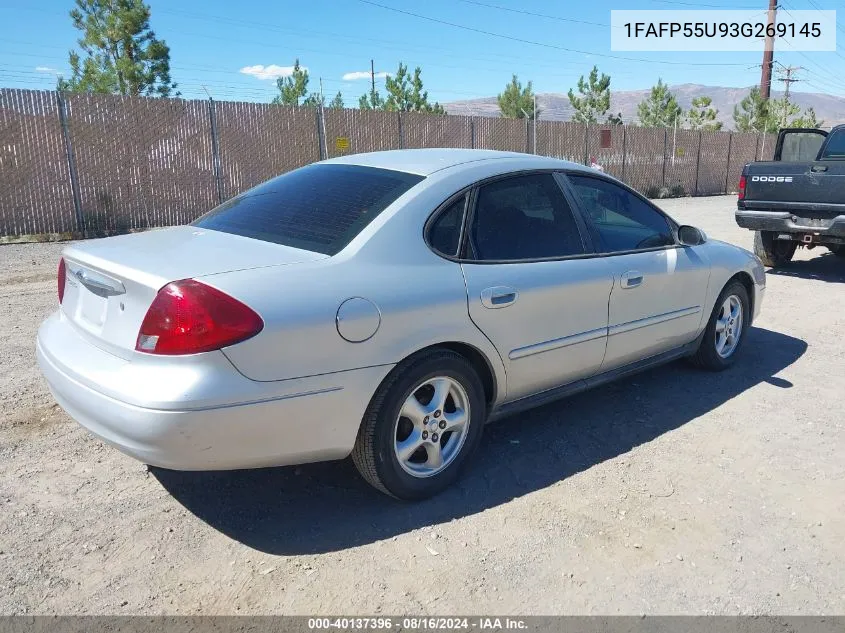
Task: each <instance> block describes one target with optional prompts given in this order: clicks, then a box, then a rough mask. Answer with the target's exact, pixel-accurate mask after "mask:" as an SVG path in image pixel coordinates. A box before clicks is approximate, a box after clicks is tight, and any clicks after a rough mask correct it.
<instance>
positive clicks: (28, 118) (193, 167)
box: [0, 89, 775, 240]
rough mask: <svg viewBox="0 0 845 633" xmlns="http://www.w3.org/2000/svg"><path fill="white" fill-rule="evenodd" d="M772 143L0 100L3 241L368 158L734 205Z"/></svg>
mask: <svg viewBox="0 0 845 633" xmlns="http://www.w3.org/2000/svg"><path fill="white" fill-rule="evenodd" d="M774 146H775V136H774V135H760V134H739V133H729V132H693V131H690V130H682V129H678V130H675V129H663V128H659V129H653V128H640V127H634V126H607V125H586V124H583V123H573V122H563V121H537V122H536V123H535V122H534V121H528V120H526V119H503V118H492V117H469V116H452V115H431V114H420V113H411V112H403V113H398V112H380V111H367V110H352V109H348V110H334V109H325V110H318V109H312V108H291V107H285V106H277V105H271V104H261V103H234V102H216V101H211V100H208V101H199V100H197V101H187V100H182V99H148V98H141V97H120V96H112V95H87V94H73V95H63V94H60V93H57V92H52V91H33V90H17V89H0V240H2V239H4V238H5V239H6V240H9V239H13V238H18V237H20V236H39V235H42V236H45V235H46V236H47V237H48V238H49V237H50V236H60V237H67V236H69V235H98V234H107V233H119V232H125V231H128V230H133V229H144V228H149V227H154V226H167V225H173V224H184V223H187V222H190V221H191V220H193V219H195V218H196V217H198V216H199V215H201V214H202V213H205V212H206V211H208V210H209V209H211V208H212V207H214V206H216V205H217V204H219V203H220V202H223V201H224V200H227V199H229V198H231V197H232V196H235V195H237V194H238V193H240V192H242V191H245V190H246V189H249V188H250V187H253V186H255V185H257V184H259V183H261V182H263V181H265V180H267V179H268V178H271V177H273V176H276V175H278V174H281V173H284V172H286V171H290V170H292V169H296V168H297V167H301V166H303V165H307V164H309V163H312V162H315V161H318V160H321V159H324V158H333V157H336V156H343V155H347V154H355V153H359V152H374V151H379V150H390V149H402V148H423V147H463V148H476V149H495V150H507V151H514V152H527V153H537V154H541V155H544V156H554V157H557V158H563V159H566V160H570V161H573V162H578V163H583V164H588V165H589V164H592V163H597V164H598V165H600V166H601V168H602V169H604V170H605V171H606V172H607V173H609V174H611V175H613V176H615V177H617V178H619V179H621V180H623V181H625V182H627V183H628V184H630V185H631V186H632V187H634V188H635V189H637V190H639V191H640V192H642V193H644V194H646V195H647V196H649V197H667V196H683V195H693V196H694V195H712V194H720V193H730V192H733V191H735V187H736V183H737V182H738V180H739V174H740V172H741V170H742V167H743V165H745V164H746V163H748V162H751V161H753V160H768V159H771V156H772V154H773V151H774Z"/></svg>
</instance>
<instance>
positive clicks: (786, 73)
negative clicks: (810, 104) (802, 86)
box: [778, 66, 804, 101]
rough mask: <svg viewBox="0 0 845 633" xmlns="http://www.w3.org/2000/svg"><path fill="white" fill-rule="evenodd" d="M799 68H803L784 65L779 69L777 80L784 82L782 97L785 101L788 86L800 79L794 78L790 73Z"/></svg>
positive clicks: (787, 95)
mask: <svg viewBox="0 0 845 633" xmlns="http://www.w3.org/2000/svg"><path fill="white" fill-rule="evenodd" d="M799 70H804V68H803V67H802V66H784V67H783V70H781V71H780V77H778V81H782V82H783V83H784V84H786V88H784V97H785V98H786V100H787V101H789V86H790V85H791V84H793V83H795V82H796V81H801V80H800V79H796V78H795V77H793V76H792V73H794V72H797V71H799Z"/></svg>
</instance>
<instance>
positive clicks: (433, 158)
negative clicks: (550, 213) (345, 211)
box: [322, 148, 586, 176]
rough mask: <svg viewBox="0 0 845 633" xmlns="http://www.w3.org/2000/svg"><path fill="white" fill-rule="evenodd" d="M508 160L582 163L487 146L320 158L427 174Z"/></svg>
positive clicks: (556, 165) (564, 165) (527, 164)
mask: <svg viewBox="0 0 845 633" xmlns="http://www.w3.org/2000/svg"><path fill="white" fill-rule="evenodd" d="M502 159H511V160H509V161H508V164H509V165H508V166H509V167H510V168H517V169H518V168H525V169H543V168H548V169H578V170H585V169H586V168H585V167H584V165H579V164H578V163H572V162H570V161H566V160H560V159H558V158H551V157H548V156H537V155H534V154H521V153H519V152H498V151H494V150H487V149H457V148H429V149H399V150H389V151H384V152H370V153H366V154H351V155H349V156H340V157H338V158H332V159H329V160H326V161H323V162H322V164H329V165H330V164H339V165H361V166H365V167H380V168H382V169H392V170H394V171H403V172H407V173H411V174H417V175H419V176H429V175H431V174H433V173H434V172H436V171H441V170H443V169H448V168H450V167H457V166H459V165H464V164H467V163H477V162H479V161H494V160H502Z"/></svg>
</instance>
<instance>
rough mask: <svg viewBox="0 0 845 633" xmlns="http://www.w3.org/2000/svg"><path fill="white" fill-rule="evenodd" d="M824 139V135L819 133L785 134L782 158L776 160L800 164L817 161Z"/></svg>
mask: <svg viewBox="0 0 845 633" xmlns="http://www.w3.org/2000/svg"><path fill="white" fill-rule="evenodd" d="M824 139H825V136H824V134H819V133H817V132H785V133H784V135H783V144H782V145H781V148H780V157H776V158H775V160H781V161H784V162H790V161H792V162H800V163H806V162H809V161H811V160H816V156H817V155H818V153H819V148H820V147H821V146H822V143H824Z"/></svg>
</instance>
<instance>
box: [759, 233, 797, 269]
mask: <svg viewBox="0 0 845 633" xmlns="http://www.w3.org/2000/svg"><path fill="white" fill-rule="evenodd" d="M775 237H776V234H775V233H773V232H772V231H755V232H754V254H755V255H757V257H759V258H760V260H761V261H762V262H763V264H764V265H766V266H768V267H769V268H775V267H777V266H782V265H783V264H788V263H789V262H790V261H792V256H793V255H795V247H796V244H795V242H793V241H791V240H778V239H775Z"/></svg>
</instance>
